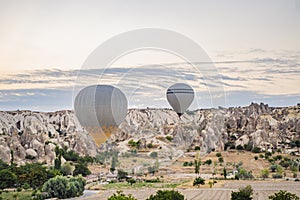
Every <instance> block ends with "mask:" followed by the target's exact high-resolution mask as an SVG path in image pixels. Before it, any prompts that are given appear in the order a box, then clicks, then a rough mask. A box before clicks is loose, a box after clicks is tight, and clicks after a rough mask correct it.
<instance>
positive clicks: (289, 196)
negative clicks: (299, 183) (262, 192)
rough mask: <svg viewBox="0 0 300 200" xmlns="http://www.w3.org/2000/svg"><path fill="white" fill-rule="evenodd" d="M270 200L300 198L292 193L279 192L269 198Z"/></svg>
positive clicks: (293, 199)
mask: <svg viewBox="0 0 300 200" xmlns="http://www.w3.org/2000/svg"><path fill="white" fill-rule="evenodd" d="M269 199H272V200H299V197H298V196H297V195H296V194H292V193H290V192H287V191H283V190H280V191H279V192H277V193H275V194H273V195H271V196H269Z"/></svg>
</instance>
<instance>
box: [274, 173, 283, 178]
mask: <svg viewBox="0 0 300 200" xmlns="http://www.w3.org/2000/svg"><path fill="white" fill-rule="evenodd" d="M272 178H282V174H278V173H277V174H273V175H272Z"/></svg>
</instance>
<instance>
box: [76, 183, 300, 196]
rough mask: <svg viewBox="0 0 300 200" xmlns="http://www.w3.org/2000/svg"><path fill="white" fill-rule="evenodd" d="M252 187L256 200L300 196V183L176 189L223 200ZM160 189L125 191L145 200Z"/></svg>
mask: <svg viewBox="0 0 300 200" xmlns="http://www.w3.org/2000/svg"><path fill="white" fill-rule="evenodd" d="M246 185H251V186H252V188H253V190H254V192H253V193H254V195H253V199H254V200H264V199H268V196H269V195H271V194H273V193H275V192H277V191H279V190H287V191H289V192H292V193H295V194H297V195H298V196H300V183H299V182H294V181H224V182H223V184H222V187H219V188H187V189H183V188H176V189H175V190H178V191H179V192H181V193H182V194H183V195H184V196H185V197H186V198H187V200H192V199H194V200H222V199H230V194H231V191H235V190H238V188H239V187H244V186H246ZM156 190H158V189H143V188H141V189H138V190H129V189H127V190H123V192H124V193H125V194H132V195H133V196H134V197H135V198H137V199H138V200H145V199H146V198H147V197H149V196H150V195H151V194H154V193H155V192H156ZM115 192H116V190H104V191H99V193H98V194H95V195H92V196H89V197H86V198H79V199H82V200H93V199H101V200H102V199H103V200H105V199H107V198H108V197H109V196H111V195H112V194H113V193H115Z"/></svg>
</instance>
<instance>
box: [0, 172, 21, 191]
mask: <svg viewBox="0 0 300 200" xmlns="http://www.w3.org/2000/svg"><path fill="white" fill-rule="evenodd" d="M16 182H17V176H16V175H15V174H14V173H13V172H11V171H10V170H9V169H3V170H0V189H5V188H10V187H14V185H15V184H16Z"/></svg>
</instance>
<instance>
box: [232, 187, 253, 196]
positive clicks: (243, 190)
mask: <svg viewBox="0 0 300 200" xmlns="http://www.w3.org/2000/svg"><path fill="white" fill-rule="evenodd" d="M252 195H253V189H252V187H251V185H247V186H246V187H244V188H240V189H239V191H237V192H231V200H252Z"/></svg>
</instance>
